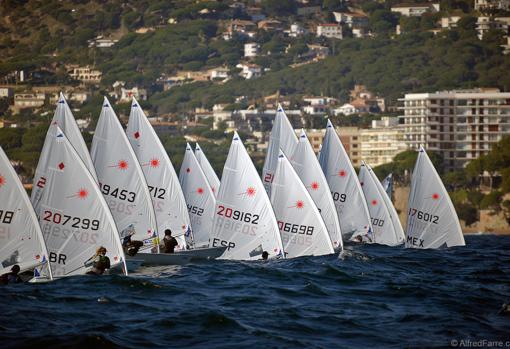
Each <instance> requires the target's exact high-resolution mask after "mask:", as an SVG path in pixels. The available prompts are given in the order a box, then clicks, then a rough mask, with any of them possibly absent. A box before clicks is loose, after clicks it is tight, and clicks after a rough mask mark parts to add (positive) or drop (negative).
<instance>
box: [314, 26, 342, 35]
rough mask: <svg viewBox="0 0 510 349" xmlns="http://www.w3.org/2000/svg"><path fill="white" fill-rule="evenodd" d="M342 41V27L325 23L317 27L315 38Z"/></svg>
mask: <svg viewBox="0 0 510 349" xmlns="http://www.w3.org/2000/svg"><path fill="white" fill-rule="evenodd" d="M320 36H324V37H326V38H333V39H342V38H343V36H342V27H341V26H340V24H337V23H325V24H320V25H318V26H317V37H320Z"/></svg>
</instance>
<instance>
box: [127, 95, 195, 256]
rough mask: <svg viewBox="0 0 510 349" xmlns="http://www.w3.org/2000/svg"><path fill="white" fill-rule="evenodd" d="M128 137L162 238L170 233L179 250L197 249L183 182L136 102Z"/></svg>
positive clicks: (133, 106)
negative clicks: (147, 190) (194, 246)
mask: <svg viewBox="0 0 510 349" xmlns="http://www.w3.org/2000/svg"><path fill="white" fill-rule="evenodd" d="M126 134H127V138H128V139H129V143H130V144H131V146H132V148H133V151H134V153H135V154H136V159H138V162H139V163H140V165H141V169H142V171H143V176H145V180H146V181H147V185H148V186H149V191H150V198H151V199H152V203H153V205H154V211H155V212H156V221H157V230H158V232H159V236H160V238H161V239H162V238H163V237H164V231H165V230H166V229H170V230H171V231H172V236H173V237H175V238H176V239H177V242H178V243H179V248H178V249H177V250H186V249H187V246H188V245H189V246H192V245H193V238H192V234H191V224H190V219H189V214H188V209H187V207H186V201H185V199H184V194H183V193H182V190H181V186H180V185H179V178H178V177H177V174H176V173H175V170H174V166H173V165H172V162H171V161H170V158H169V156H168V154H167V152H166V150H165V148H164V147H163V144H161V141H160V140H159V137H158V136H157V134H156V132H155V131H154V129H153V128H152V125H151V124H150V123H149V120H148V119H147V117H146V116H145V113H144V112H143V110H142V108H141V107H140V105H139V104H138V102H137V101H136V99H134V98H133V101H132V103H131V113H130V114H129V121H128V125H127V129H126Z"/></svg>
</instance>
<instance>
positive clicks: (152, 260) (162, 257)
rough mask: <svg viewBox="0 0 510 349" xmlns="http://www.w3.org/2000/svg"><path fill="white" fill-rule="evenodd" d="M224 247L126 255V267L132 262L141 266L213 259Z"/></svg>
mask: <svg viewBox="0 0 510 349" xmlns="http://www.w3.org/2000/svg"><path fill="white" fill-rule="evenodd" d="M225 250H226V247H224V246H221V247H208V248H198V249H195V250H187V251H179V252H175V253H138V254H137V255H135V256H126V258H127V260H126V261H127V264H128V269H130V270H131V268H130V265H131V264H132V263H133V262H138V263H140V265H142V266H158V265H184V264H188V263H191V262H199V261H207V260H213V259H216V258H218V257H220V256H221V255H222V254H223V252H225Z"/></svg>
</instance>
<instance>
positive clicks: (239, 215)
mask: <svg viewBox="0 0 510 349" xmlns="http://www.w3.org/2000/svg"><path fill="white" fill-rule="evenodd" d="M216 214H217V215H219V216H224V217H227V218H232V219H234V220H236V221H240V222H245V223H251V224H259V215H258V214H253V213H249V212H243V211H238V210H234V209H231V208H230V207H225V206H223V205H219V206H218V212H216Z"/></svg>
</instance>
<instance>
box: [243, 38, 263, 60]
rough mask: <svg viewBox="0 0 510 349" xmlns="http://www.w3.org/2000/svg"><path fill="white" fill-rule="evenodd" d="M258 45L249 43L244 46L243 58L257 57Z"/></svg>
mask: <svg viewBox="0 0 510 349" xmlns="http://www.w3.org/2000/svg"><path fill="white" fill-rule="evenodd" d="M259 50H260V45H259V44H257V43H256V42H250V43H247V44H244V56H245V57H257V55H258V54H259Z"/></svg>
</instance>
